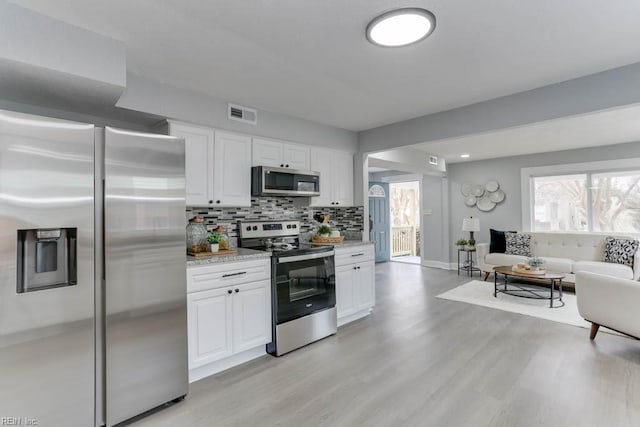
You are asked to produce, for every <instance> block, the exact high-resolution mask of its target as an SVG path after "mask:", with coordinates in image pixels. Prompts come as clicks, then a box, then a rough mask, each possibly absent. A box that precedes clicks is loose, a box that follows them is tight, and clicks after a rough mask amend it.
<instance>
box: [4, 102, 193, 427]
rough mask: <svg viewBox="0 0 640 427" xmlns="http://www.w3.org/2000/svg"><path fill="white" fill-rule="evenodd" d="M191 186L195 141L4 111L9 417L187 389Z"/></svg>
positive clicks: (141, 407)
mask: <svg viewBox="0 0 640 427" xmlns="http://www.w3.org/2000/svg"><path fill="white" fill-rule="evenodd" d="M184 185H185V179H184V141H183V140H181V139H177V138H173V137H167V136H161V135H152V134H143V133H137V132H130V131H124V130H119V129H113V128H109V127H107V128H104V129H102V128H96V127H95V126H94V125H90V124H81V123H74V122H68V121H63V120H57V119H51V118H45V117H38V116H31V115H26V114H21V113H15V112H8V111H0V417H8V418H12V417H13V418H15V419H16V420H21V421H22V422H23V424H26V423H27V422H29V420H34V421H35V422H37V424H38V425H41V426H91V425H98V426H100V425H107V426H112V425H115V424H117V423H120V422H122V421H124V420H127V419H129V418H131V417H134V416H136V415H138V414H140V413H143V412H145V411H147V410H150V409H152V408H155V407H157V406H159V405H162V404H163V403H165V402H168V401H171V400H174V399H180V398H182V397H183V396H184V395H186V393H187V391H188V367H187V325H186V322H187V320H186V278H185V276H186V275H185V253H186V251H185V235H184V227H185V209H184V208H185V187H184Z"/></svg>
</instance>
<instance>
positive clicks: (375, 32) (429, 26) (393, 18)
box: [367, 7, 436, 47]
mask: <svg viewBox="0 0 640 427" xmlns="http://www.w3.org/2000/svg"><path fill="white" fill-rule="evenodd" d="M435 28H436V17H435V16H434V15H433V13H431V12H429V11H428V10H426V9H419V8H414V7H407V8H403V9H396V10H392V11H390V12H386V13H383V14H382V15H380V16H378V17H376V18H374V19H373V20H372V21H371V22H370V23H369V25H367V40H369V41H370V42H371V43H373V44H375V45H378V46H385V47H399V46H407V45H410V44H413V43H417V42H419V41H420V40H424V39H425V38H427V37H428V36H429V34H431V33H432V32H433V30H434V29H435Z"/></svg>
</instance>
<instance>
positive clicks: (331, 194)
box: [310, 147, 353, 206]
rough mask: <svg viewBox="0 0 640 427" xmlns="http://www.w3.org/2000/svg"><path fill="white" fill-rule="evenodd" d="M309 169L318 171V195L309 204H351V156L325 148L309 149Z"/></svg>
mask: <svg viewBox="0 0 640 427" xmlns="http://www.w3.org/2000/svg"><path fill="white" fill-rule="evenodd" d="M311 170H313V171H316V172H320V196H318V197H312V198H311V203H310V204H311V206H353V156H352V155H351V154H350V153H346V152H343V151H335V150H329V149H326V148H315V147H314V148H312V149H311Z"/></svg>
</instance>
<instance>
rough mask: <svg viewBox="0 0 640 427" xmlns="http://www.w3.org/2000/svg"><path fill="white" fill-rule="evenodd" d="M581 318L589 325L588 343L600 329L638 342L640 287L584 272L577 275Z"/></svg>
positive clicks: (631, 282) (636, 284) (624, 281)
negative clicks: (619, 333)
mask: <svg viewBox="0 0 640 427" xmlns="http://www.w3.org/2000/svg"><path fill="white" fill-rule="evenodd" d="M576 298H577V300H578V311H579V312H580V315H581V316H582V317H583V318H584V319H585V320H588V321H589V322H591V337H590V338H591V339H594V338H595V337H596V334H597V333H598V328H600V325H602V326H605V327H607V328H609V329H613V330H615V331H618V332H622V333H623V334H627V335H630V336H632V337H634V338H638V339H640V316H638V303H640V283H639V282H638V281H635V280H627V279H618V278H615V277H611V276H603V275H601V274H595V273H587V272H584V271H581V272H578V273H577V274H576Z"/></svg>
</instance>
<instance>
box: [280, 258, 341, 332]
mask: <svg viewBox="0 0 640 427" xmlns="http://www.w3.org/2000/svg"><path fill="white" fill-rule="evenodd" d="M333 255H334V253H333V251H327V252H322V253H316V254H305V255H297V256H289V257H287V256H282V257H279V258H278V259H277V260H276V261H275V265H274V267H275V268H274V270H275V277H274V291H275V292H274V303H275V304H274V305H275V307H274V317H275V320H276V324H278V325H279V324H281V323H284V322H288V321H290V320H293V319H297V318H299V317H303V316H306V315H308V314H312V313H315V312H317V311H321V310H326V309H327V308H330V307H335V305H336V277H335V267H334V259H333Z"/></svg>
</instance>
